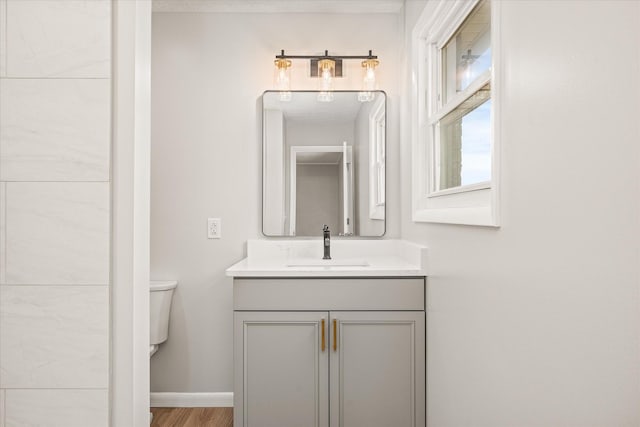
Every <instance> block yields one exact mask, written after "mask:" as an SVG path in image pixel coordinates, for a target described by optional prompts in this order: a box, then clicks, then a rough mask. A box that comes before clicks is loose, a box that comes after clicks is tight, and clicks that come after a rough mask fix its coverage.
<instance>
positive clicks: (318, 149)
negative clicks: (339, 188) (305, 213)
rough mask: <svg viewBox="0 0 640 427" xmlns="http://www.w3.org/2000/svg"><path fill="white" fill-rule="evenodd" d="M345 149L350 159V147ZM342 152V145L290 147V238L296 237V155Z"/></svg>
mask: <svg viewBox="0 0 640 427" xmlns="http://www.w3.org/2000/svg"><path fill="white" fill-rule="evenodd" d="M345 144H346V142H345ZM347 149H348V152H349V158H351V146H347ZM343 151H344V147H343V146H342V145H292V146H291V150H290V153H289V235H290V236H295V235H296V189H297V186H296V179H297V156H298V153H342V152H343ZM343 163H344V161H343ZM352 181H353V180H352ZM345 197H346V195H345ZM345 200H346V199H345ZM352 211H353V209H352ZM352 226H353V224H352ZM345 230H346V229H345Z"/></svg>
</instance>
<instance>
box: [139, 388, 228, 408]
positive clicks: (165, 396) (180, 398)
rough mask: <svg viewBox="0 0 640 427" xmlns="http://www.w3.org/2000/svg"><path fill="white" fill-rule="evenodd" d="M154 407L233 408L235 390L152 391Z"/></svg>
mask: <svg viewBox="0 0 640 427" xmlns="http://www.w3.org/2000/svg"><path fill="white" fill-rule="evenodd" d="M151 407H152V408H231V407H233V392H231V391H229V392H219V393H168V392H162V393H160V392H154V393H151Z"/></svg>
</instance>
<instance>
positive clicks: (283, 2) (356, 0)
mask: <svg viewBox="0 0 640 427" xmlns="http://www.w3.org/2000/svg"><path fill="white" fill-rule="evenodd" d="M403 5H404V1H402V0H377V1H375V2H372V1H371V0H324V1H300V0H243V1H240V0H235V1H228V0H207V1H203V0H154V1H153V12H154V13H176V12H177V13H192V12H207V13H358V14H362V13H400V11H401V10H402V7H403Z"/></svg>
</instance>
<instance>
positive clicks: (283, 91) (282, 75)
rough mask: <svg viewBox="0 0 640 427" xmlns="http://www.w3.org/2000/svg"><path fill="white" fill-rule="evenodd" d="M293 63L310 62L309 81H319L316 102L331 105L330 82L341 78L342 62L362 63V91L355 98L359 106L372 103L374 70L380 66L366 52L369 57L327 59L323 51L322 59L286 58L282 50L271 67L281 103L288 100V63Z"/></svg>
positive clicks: (351, 56)
mask: <svg viewBox="0 0 640 427" xmlns="http://www.w3.org/2000/svg"><path fill="white" fill-rule="evenodd" d="M292 59H309V60H310V61H311V67H310V69H311V73H310V74H311V77H318V78H319V79H320V81H319V85H318V101H320V102H331V101H332V100H333V79H334V78H335V77H342V70H343V68H342V61H343V60H345V59H347V60H348V59H362V60H364V61H362V68H363V70H364V77H363V87H362V90H363V92H361V93H360V94H359V95H358V99H359V100H360V101H362V102H366V101H371V100H373V93H372V92H371V91H373V90H375V89H376V73H375V68H376V67H377V66H378V65H379V64H380V61H378V57H377V56H376V55H374V54H373V53H372V51H371V50H370V51H369V54H368V55H329V51H328V50H325V51H324V55H286V54H285V53H284V49H283V50H281V51H280V55H276V59H275V61H274V64H275V65H276V78H275V86H276V90H278V91H280V99H281V100H282V101H289V100H291V73H290V68H291V60H292Z"/></svg>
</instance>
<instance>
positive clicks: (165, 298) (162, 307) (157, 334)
mask: <svg viewBox="0 0 640 427" xmlns="http://www.w3.org/2000/svg"><path fill="white" fill-rule="evenodd" d="M176 286H178V282H177V281H175V280H151V281H150V283H149V290H150V292H151V293H150V296H149V298H150V300H149V312H150V314H151V318H150V322H149V329H150V331H149V332H150V335H149V344H150V346H149V357H151V356H153V355H154V354H155V352H156V351H158V346H159V345H160V344H161V343H163V342H165V341H166V340H167V336H168V335H169V312H170V311H171V299H172V298H173V290H174V289H175V288H176Z"/></svg>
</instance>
